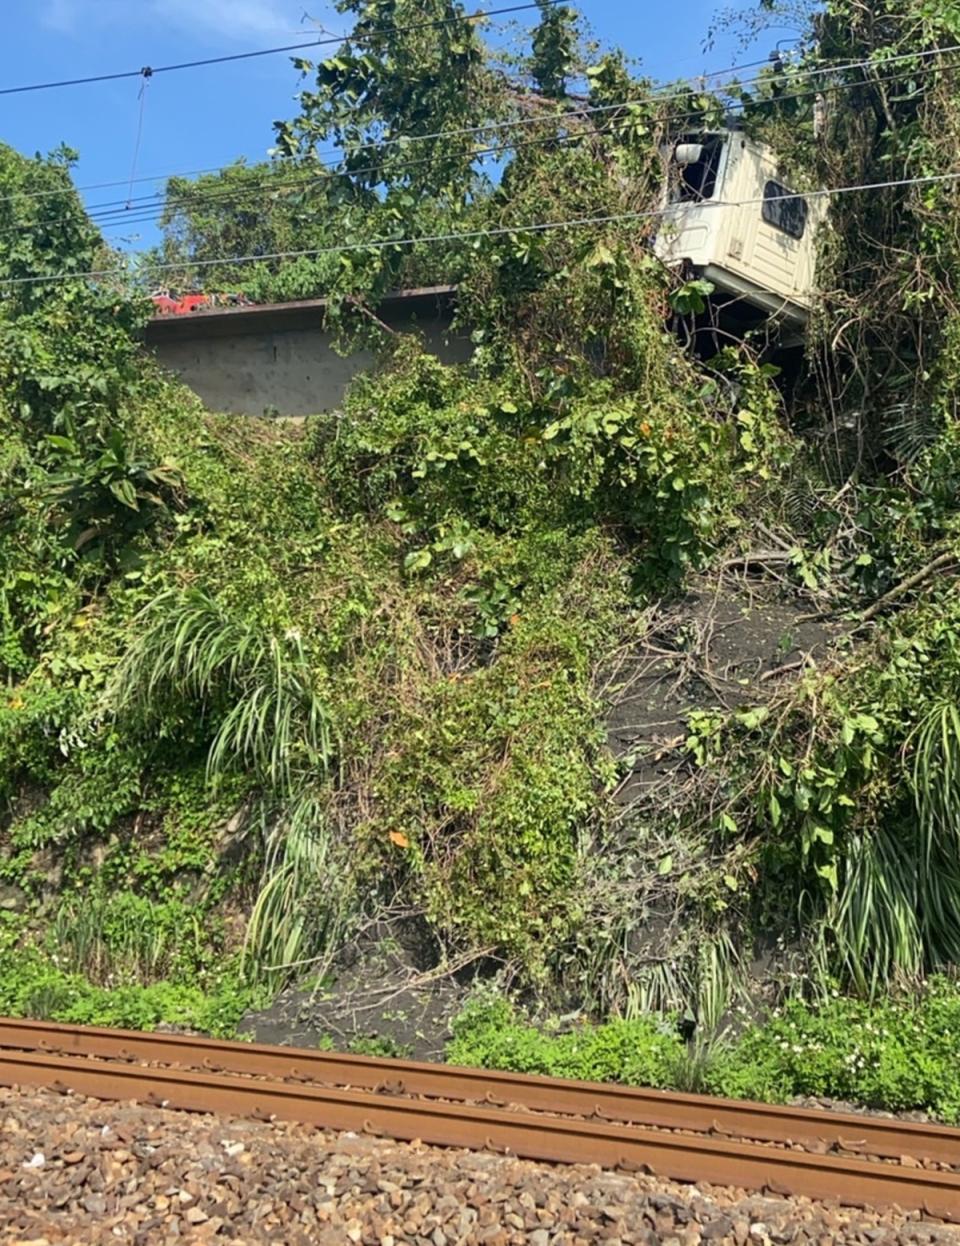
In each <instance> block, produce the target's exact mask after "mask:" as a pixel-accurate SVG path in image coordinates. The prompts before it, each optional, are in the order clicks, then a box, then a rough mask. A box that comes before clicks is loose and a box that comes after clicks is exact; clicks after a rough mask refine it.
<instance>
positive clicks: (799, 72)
mask: <svg viewBox="0 0 960 1246" xmlns="http://www.w3.org/2000/svg"><path fill="white" fill-rule="evenodd" d="M550 2H551V3H554V4H555V3H559V0H550ZM520 7H528V8H529V7H536V6H529V5H528V6H520ZM501 11H502V10H501ZM491 12H492V11H491ZM490 15H491V14H487V16H490ZM397 29H400V28H397ZM346 41H347V40H346V39H344V40H341V42H346ZM954 53H960V44H953V45H950V46H948V47H945V48H930V49H926V50H923V49H920V50H918V51H916V52H905V53H901V54H898V55H896V56H891V57H885V58H883V59H882V60H879V59H877V58H866V59H863V60H859V61H855V60H847V61H841V62H838V63H837V64H832V63H831V64H827V65H820V66H817V67H814V68H811V69H796V70H795V71H794V76H801V77H804V78H811V77H817V76H823V75H824V74H829V73H839V72H845V71H847V70H850V69H869V68H872V67H874V66H880V67H882V68H886V67H887V66H889V65H892V64H895V63H900V62H902V61H905V60H914V61H915V60H918V59H925V58H929V57H932V56H937V55H948V54H954ZM767 64H769V61H766V60H764V61H749V62H746V63H744V64H740V65H731V66H728V67H727V68H726V69H719V70H713V71H711V73H709V74H703V75H700V76H698V77H696V78H693V79H688V80H687V82H688V86H687V87H685V89H684V90H683V91H679V92H673V93H669V92H668V93H658V92H653V93H648V94H646V95H641V96H632V97H629V98H627V99H625V100H619V101H616V102H614V103H612V104H600V105H589V104H584V105H583V106H582V107H577V108H573V109H569V110H567V111H566V112H563V113H550V114H544V115H542V116H538V117H522V118H514V119H511V120H508V121H501V122H489V123H486V124H484V125H479V126H466V127H457V128H453V129H448V130H438V131H434V132H432V133H428V134H408V135H403V134H401V135H397V136H394V137H392V138H388V139H384V140H382V141H379V142H377V143H376V144H373V143H370V144H363V145H361V146H360V147H359V148H357V149H355V150H357V151H362V150H364V148H365V147H376V148H377V149H383V148H385V147H391V146H396V145H401V144H405V143H414V142H427V141H430V140H432V139H440V138H447V139H449V138H458V137H465V136H469V135H471V134H483V133H489V132H491V131H496V130H501V129H512V128H514V127H519V126H525V125H535V124H538V123H544V122H551V121H552V122H560V121H563V120H565V119H568V118H574V117H578V116H591V115H594V114H596V113H602V112H610V111H615V110H617V109H621V108H627V107H630V106H634V105H641V104H657V103H669V102H670V101H672V100H675V99H685V98H686V97H687V96H688V95H689V94H690V92H691V91H693V90H697V89H701V90H706V86H705V85H698V84H705V83H706V82H707V81H708V80H709V79H712V78H717V77H721V76H723V75H725V74H728V73H736V72H739V71H740V70H742V69H750V68H754V67H756V66H758V65H767ZM937 68H939V67H938V66H931V67H930V68H929V70H926V71H923V72H932V71H935V70H936V69H937ZM153 72H154V73H155V72H156V70H154V71H153ZM141 73H143V71H142V70H141V71H138V74H141ZM783 76H787V74H786V73H784V75H783ZM898 80H900V75H893V76H890V77H887V78H880V79H873V81H872V84H873V85H878V84H882V83H883V82H890V81H898ZM769 81H770V79H769V78H765V77H764V76H763V75H757V76H755V77H753V78H750V79H746V80H744V81H743V82H736V84H735V85H736V86H737V87H738V89H740V90H743V89H745V88H747V87H750V86H757V85H760V84H762V83H765V82H769ZM726 85H734V84H733V83H731V84H726ZM863 85H871V84H870V83H868V84H865V83H836V84H833V85H832V86H831V88H830V89H834V90H835V89H851V88H853V87H855V86H863ZM724 89H725V86H720V87H718V88H717V91H718V92H721V91H722V90H724ZM806 95H807V93H806V92H801V93H791V94H788V95H785V96H782V97H781V99H800V98H805V97H806ZM742 106H743V105H742V104H740V103H737V102H736V101H735V102H734V103H732V104H730V105H729V107H731V108H738V107H742ZM667 120H670V118H667ZM337 154H338V153H337V151H336V150H335V149H334V150H330V151H326V152H321V153H319V155H320V156H321V157H322V156H335V155H337ZM221 167H222V166H212V167H210V168H206V169H193V170H187V171H185V172H174V173H166V174H155V175H153V176H150V177H143V178H138V179H136V180H137V181H138V182H156V181H162V180H165V179H169V178H173V177H193V176H202V175H203V174H205V173H218V172H220V170H221ZM124 185H127V179H123V180H121V181H111V182H97V183H93V184H90V185H87V186H78V187H76V190H77V191H78V193H82V192H86V191H89V190H104V189H110V188H112V187H114V186H124ZM60 193H62V192H61V191H51V190H47V191H35V192H29V191H25V192H21V193H20V194H19V195H17V196H12V195H7V196H2V197H0V203H3V202H4V201H5V200H9V199H11V198H14V197H17V198H21V199H24V198H26V199H30V198H43V197H47V196H50V195H56V194H60ZM157 197H158V196H157V195H151V196H141V198H142V199H153V198H157ZM122 202H123V201H122V200H108V201H107V202H106V203H105V204H102V205H92V208H91V210H95V209H96V208H97V207H107V206H109V205H110V204H112V203H122Z"/></svg>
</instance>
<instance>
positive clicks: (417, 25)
mask: <svg viewBox="0 0 960 1246" xmlns="http://www.w3.org/2000/svg"><path fill="white" fill-rule="evenodd" d="M560 3H562V0H538V2H537V3H534V4H513V5H510V6H509V7H507V8H502V9H489V10H487V12H485V13H484V12H476V13H464V14H462V15H461V16H460V17H441V18H435V19H433V20H432V21H428V22H411V23H410V24H409V25H406V26H384V27H382V28H381V29H379V30H370V31H367V32H366V33H365V34H359V35H351V36H348V37H344V36H342V35H335V36H332V37H330V38H328V39H311V40H309V41H308V42H306V43H288V44H284V45H283V46H282V47H274V48H259V49H257V50H256V51H253V52H232V53H230V54H229V55H226V56H208V57H204V58H203V59H202V60H195V61H181V62H180V63H179V64H176V65H154V66H150V65H146V66H144V67H143V68H141V69H126V70H123V71H122V72H120V73H113V74H92V75H90V76H89V77H86V78H64V79H62V80H61V81H58V82H34V83H30V84H28V85H26V86H20V87H3V88H0V95H22V94H24V93H25V92H27V91H52V90H56V89H57V88H60V87H79V86H88V85H90V84H91V83H95V82H117V81H119V80H120V79H122V78H140V77H142V76H143V75H144V74H145V73H146V72H147V71H148V70H149V72H150V73H151V74H168V73H173V72H175V71H178V70H182V69H201V68H202V67H204V66H205V65H226V64H228V63H229V62H231V61H249V60H254V59H255V58H256V57H260V56H276V55H278V54H279V53H281V52H302V51H306V49H308V48H319V47H324V46H327V45H329V44H334V43H336V44H343V43H362V42H365V41H366V40H368V39H374V38H377V37H379V36H380V35H395V34H407V33H408V32H410V31H417V30H430V29H435V28H436V27H438V26H453V25H459V24H460V23H461V22H473V21H482V20H484V19H485V18H488V17H499V16H501V15H502V14H504V13H520V12H523V11H524V10H525V9H538V8H541V7H543V6H544V5H546V6H552V5H555V4H560Z"/></svg>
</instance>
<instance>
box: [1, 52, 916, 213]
mask: <svg viewBox="0 0 960 1246" xmlns="http://www.w3.org/2000/svg"><path fill="white" fill-rule="evenodd" d="M938 68H939V66H928V67H927V70H925V71H923V72H932V71H934V70H936V69H938ZM915 72H916V71H914V70H910V71H906V74H905V73H900V74H894V75H888V76H887V77H885V78H879V79H873V80H872V81H871V82H869V83H862V82H841V83H832V84H826V85H823V86H821V87H818V88H817V89H816V90H812V91H800V92H792V93H785V94H783V95H780V96H776V97H771V98H770V99H769V100H757V101H753V102H755V103H761V104H762V103H771V104H772V103H785V102H787V101H790V100H797V99H809V98H813V97H815V96H816V95H819V94H823V93H825V92H830V93H833V92H836V91H841V90H851V89H854V88H858V87H863V86H875V85H883V84H885V83H890V82H897V81H902V80H904V77H906V76H912V75H913V74H914V73H915ZM743 85H749V84H743ZM637 102H638V101H637V100H626V101H620V102H619V103H615V104H609V105H602V106H598V107H593V106H589V107H584V108H578V109H570V110H568V111H566V112H564V113H559V114H549V115H543V116H540V117H535V118H522V119H520V120H519V121H516V122H512V123H504V124H514V125H519V124H529V123H536V122H540V123H546V124H549V123H553V124H558V123H561V122H568V123H569V122H572V121H577V120H579V119H581V118H584V117H589V116H592V115H596V114H598V113H605V112H610V111H613V110H618V111H619V110H622V109H623V108H625V107H628V106H630V105H631V104H635V103H637ZM746 106H747V101H743V100H741V101H733V102H732V103H730V104H729V105H727V110H728V111H733V110H734V109H738V110H739V109H742V108H745V107H746ZM697 115H699V113H698V112H686V113H677V114H672V115H668V116H666V117H663V118H661V119H660V120H661V123H662V124H664V125H669V124H671V123H674V122H680V121H684V120H688V119H691V118H693V117H695V116H697ZM632 124H633V122H632V120H627V121H624V122H622V123H620V124H616V123H613V124H610V125H608V126H606V127H604V128H601V129H598V130H596V131H593V132H585V133H581V134H569V135H561V136H556V135H548V136H546V137H544V138H537V139H530V140H521V141H519V142H514V143H510V144H509V148H510V149H511V150H514V149H518V148H521V147H531V146H539V145H549V144H550V143H554V142H558V143H560V142H564V143H572V142H575V141H579V140H582V139H585V138H586V139H589V138H591V137H596V136H600V137H603V136H604V135H609V134H614V133H618V132H620V131H622V130H624V129H629V128H630V126H631V125H632ZM481 128H482V127H475V128H473V127H471V129H470V130H469V133H475V132H479V131H480V130H481ZM486 128H487V129H498V128H503V125H497V124H493V125H491V126H490V127H486ZM440 137H447V135H446V134H444V133H443V132H438V133H437V134H435V135H421V136H416V135H414V136H410V139H409V140H408V141H415V140H417V139H426V138H440ZM385 145H386V144H385ZM364 146H372V144H366V145H364ZM507 146H508V145H507V144H506V143H503V144H497V145H495V146H491V147H485V148H478V149H477V151H476V152H474V153H473V156H474V158H475V159H478V160H481V161H482V160H484V159H486V158H487V157H488V156H492V155H499V154H500V153H502V152H503V151H505V150H506V149H507ZM363 149H364V148H363V147H361V148H359V149H358V150H363ZM430 159H431V158H430V157H423V158H420V159H416V160H409V161H404V162H401V163H399V164H396V165H394V166H393V171H394V172H398V171H402V170H404V169H412V168H417V167H422V166H423V165H425V164H429V163H430ZM340 163H341V164H342V161H341V162H340ZM378 168H379V166H378V165H371V166H368V167H366V168H358V169H345V168H340V167H338V166H336V165H323V166H318V168H317V171H316V172H315V173H313V174H311V175H309V176H307V177H304V178H294V179H291V180H290V181H288V182H285V183H283V184H282V185H278V186H277V187H276V190H278V191H281V190H282V191H289V190H295V189H297V188H309V187H311V186H315V185H316V184H317V183H318V181H319V180H320V178H321V176H323V175H326V176H330V177H337V176H345V175H349V176H354V177H356V176H362V175H364V174H368V173H375V172H377V171H378ZM273 189H274V187H273V186H272V185H271V183H270V181H269V180H265V181H262V182H260V183H259V184H253V185H247V186H243V187H236V188H229V187H220V188H211V189H208V190H206V191H199V190H194V191H188V195H187V197H189V201H190V203H191V205H193V204H197V203H199V204H201V205H209V204H212V205H214V206H219V205H221V204H228V203H230V202H232V201H234V200H242V199H245V198H247V197H248V196H253V195H256V194H257V193H259V192H261V191H265V192H267V193H268V194H269V193H270V192H272V191H273ZM60 193H63V192H60ZM128 203H129V204H130V205H131V206H130V207H128V206H127V204H128ZM113 204H118V205H121V206H117V207H113V206H112V205H113ZM168 206H169V205H168V196H167V195H166V193H165V192H164V193H162V194H155V195H145V196H140V197H139V198H136V199H133V200H129V201H125V200H109V201H106V202H104V203H102V204H94V205H91V207H90V208H89V209H87V210H86V213H85V215H86V217H87V219H89V220H91V221H93V222H94V223H96V224H98V225H99V226H100V227H101V231H102V232H104V233H107V232H113V233H116V232H120V233H123V232H126V231H127V230H128V229H129V228H130V227H131V226H133V225H141V224H149V223H150V222H152V221H156V220H159V218H160V217H161V216H162V215H163V213H164V212H165V211H166V210H167V208H168ZM263 206H264V208H266V209H270V208H271V207H272V206H273V205H272V204H271V203H267V204H264V205H263ZM78 219H79V218H78V215H77V213H74V215H72V216H70V217H61V218H59V219H58V220H54V221H45V222H44V225H45V226H46V227H47V228H51V227H53V226H56V225H66V224H73V223H76V221H77V220H78ZM29 228H30V226H29V225H24V226H18V227H14V228H13V229H10V230H5V231H0V237H4V236H7V235H9V234H13V233H19V232H22V231H24V230H28V229H29Z"/></svg>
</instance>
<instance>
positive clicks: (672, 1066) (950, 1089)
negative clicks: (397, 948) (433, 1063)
mask: <svg viewBox="0 0 960 1246" xmlns="http://www.w3.org/2000/svg"><path fill="white" fill-rule="evenodd" d="M451 1028H452V1031H453V1038H452V1040H451V1042H450V1043H449V1044H448V1046H447V1052H446V1054H447V1059H448V1060H449V1061H450V1063H451V1064H462V1065H468V1066H474V1067H481V1068H493V1069H505V1070H508V1071H513V1072H517V1073H542V1074H546V1075H549V1076H552V1077H569V1078H574V1079H580V1080H592V1081H602V1082H607V1081H609V1082H622V1083H624V1084H627V1085H637V1086H653V1087H661V1088H664V1087H666V1088H673V1089H680V1090H686V1089H688V1088H689V1084H688V1083H689V1080H690V1079H689V1072H690V1068H691V1066H692V1065H693V1064H696V1065H697V1066H698V1067H697V1070H696V1071H697V1074H698V1088H699V1089H703V1090H705V1091H707V1092H708V1093H711V1094H716V1095H722V1096H726V1097H729V1098H733V1099H753V1100H758V1101H760V1102H773V1103H779V1102H787V1101H789V1100H791V1099H793V1098H797V1097H806V1096H812V1097H815V1098H826V1099H835V1100H841V1101H846V1102H852V1103H859V1104H863V1105H864V1106H867V1107H871V1108H879V1109H883V1110H886V1111H892V1112H902V1111H925V1112H928V1113H930V1114H931V1115H932V1116H935V1117H937V1118H938V1119H941V1120H944V1121H949V1122H957V1121H960V1074H958V1071H957V1051H958V1049H960V988H958V986H957V984H956V983H953V982H948V981H946V980H944V979H935V980H933V981H931V983H930V984H929V985H928V987H927V988H926V989H925V991H924V992H923V994H922V995H920V996H919V997H917V998H905V999H900V1000H896V999H890V1000H887V1001H885V1002H884V1003H882V1004H867V1003H863V1002H860V1001H857V1000H850V999H842V998H834V999H832V1000H830V1001H829V1002H827V1003H825V1004H823V1005H822V1006H820V1007H814V1006H812V1005H810V1004H806V1003H804V1002H802V1001H800V1000H794V1001H791V1002H790V1003H788V1004H786V1005H785V1006H784V1007H783V1008H782V1009H780V1010H778V1011H777V1012H775V1013H774V1014H773V1015H771V1016H770V1017H768V1018H767V1019H765V1020H762V1021H758V1022H756V1023H754V1024H753V1025H751V1026H749V1027H748V1028H747V1029H746V1030H745V1031H744V1032H743V1033H742V1034H741V1035H739V1036H737V1037H726V1038H723V1039H721V1040H718V1041H717V1042H715V1043H714V1044H712V1045H709V1044H708V1045H707V1046H706V1047H701V1048H696V1047H695V1048H694V1049H693V1050H692V1051H688V1050H687V1048H686V1046H685V1044H684V1043H682V1042H681V1040H680V1038H679V1037H678V1034H677V1030H676V1026H675V1024H674V1023H673V1022H672V1021H671V1020H670V1019H664V1018H660V1017H656V1016H652V1015H644V1016H640V1017H638V1018H636V1019H634V1020H613V1021H608V1022H606V1023H605V1024H603V1025H595V1024H582V1025H578V1026H577V1027H575V1028H574V1029H572V1030H568V1031H565V1032H562V1033H557V1032H552V1031H551V1030H549V1029H546V1028H537V1027H536V1026H533V1025H530V1024H528V1023H526V1022H524V1021H523V1020H522V1019H521V1018H520V1017H519V1015H518V1013H517V1011H516V1009H515V1008H514V1006H513V1005H512V1004H511V1003H510V1002H509V1001H508V1000H507V999H506V998H504V997H503V996H501V995H496V994H490V993H480V994H478V995H476V996H475V997H474V999H473V1000H472V1001H471V1002H469V1003H468V1004H467V1006H466V1007H465V1008H464V1010H463V1011H462V1012H461V1013H460V1015H459V1016H458V1017H457V1018H456V1019H455V1020H454V1022H453V1024H452V1027H451Z"/></svg>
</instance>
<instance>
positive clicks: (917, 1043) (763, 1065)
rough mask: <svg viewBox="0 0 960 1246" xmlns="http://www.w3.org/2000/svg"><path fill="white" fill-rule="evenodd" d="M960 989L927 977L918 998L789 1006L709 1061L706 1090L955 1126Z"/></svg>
mask: <svg viewBox="0 0 960 1246" xmlns="http://www.w3.org/2000/svg"><path fill="white" fill-rule="evenodd" d="M958 1050H960V991H958V989H957V987H956V985H955V984H953V983H948V982H946V981H943V980H935V981H933V982H932V983H931V984H930V986H929V987H928V988H927V989H926V990H925V991H924V993H923V994H922V996H921V997H920V998H919V999H918V1000H916V1001H909V1000H908V1001H896V1000H892V999H891V1000H888V1001H885V1002H883V1003H879V1004H872V1005H871V1004H866V1003H862V1002H860V1001H857V1000H850V999H834V1000H832V1001H830V1002H829V1003H827V1004H824V1005H823V1006H822V1007H820V1008H811V1007H809V1006H807V1005H805V1004H803V1003H800V1002H792V1003H788V1004H787V1005H786V1006H785V1007H784V1008H783V1009H782V1010H781V1011H780V1012H779V1013H777V1014H776V1015H774V1016H773V1017H771V1018H770V1019H769V1020H767V1021H765V1022H762V1023H761V1024H758V1025H754V1026H752V1027H751V1028H749V1029H748V1030H747V1031H746V1032H745V1033H744V1035H743V1036H742V1037H741V1038H739V1039H738V1040H737V1041H736V1042H735V1043H733V1044H731V1045H730V1046H728V1047H727V1048H721V1049H720V1050H719V1051H718V1052H717V1053H716V1055H715V1058H714V1060H713V1062H712V1064H711V1067H710V1069H709V1071H708V1073H707V1084H708V1086H709V1088H710V1089H711V1090H712V1091H713V1092H714V1093H716V1094H722V1095H730V1096H732V1097H734V1098H747V1099H763V1100H772V1101H784V1100H787V1099H791V1098H793V1097H795V1096H806V1095H811V1096H814V1097H817V1098H820V1097H825V1098H830V1099H839V1100H845V1101H851V1102H855V1103H862V1104H865V1105H866V1106H868V1107H873V1108H883V1109H886V1110H888V1111H894V1112H898V1111H906V1110H921V1111H927V1112H930V1113H931V1114H932V1115H934V1116H936V1117H938V1118H939V1119H942V1120H946V1121H951V1122H955V1121H958V1120H960V1074H958V1070H957V1051H958Z"/></svg>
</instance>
